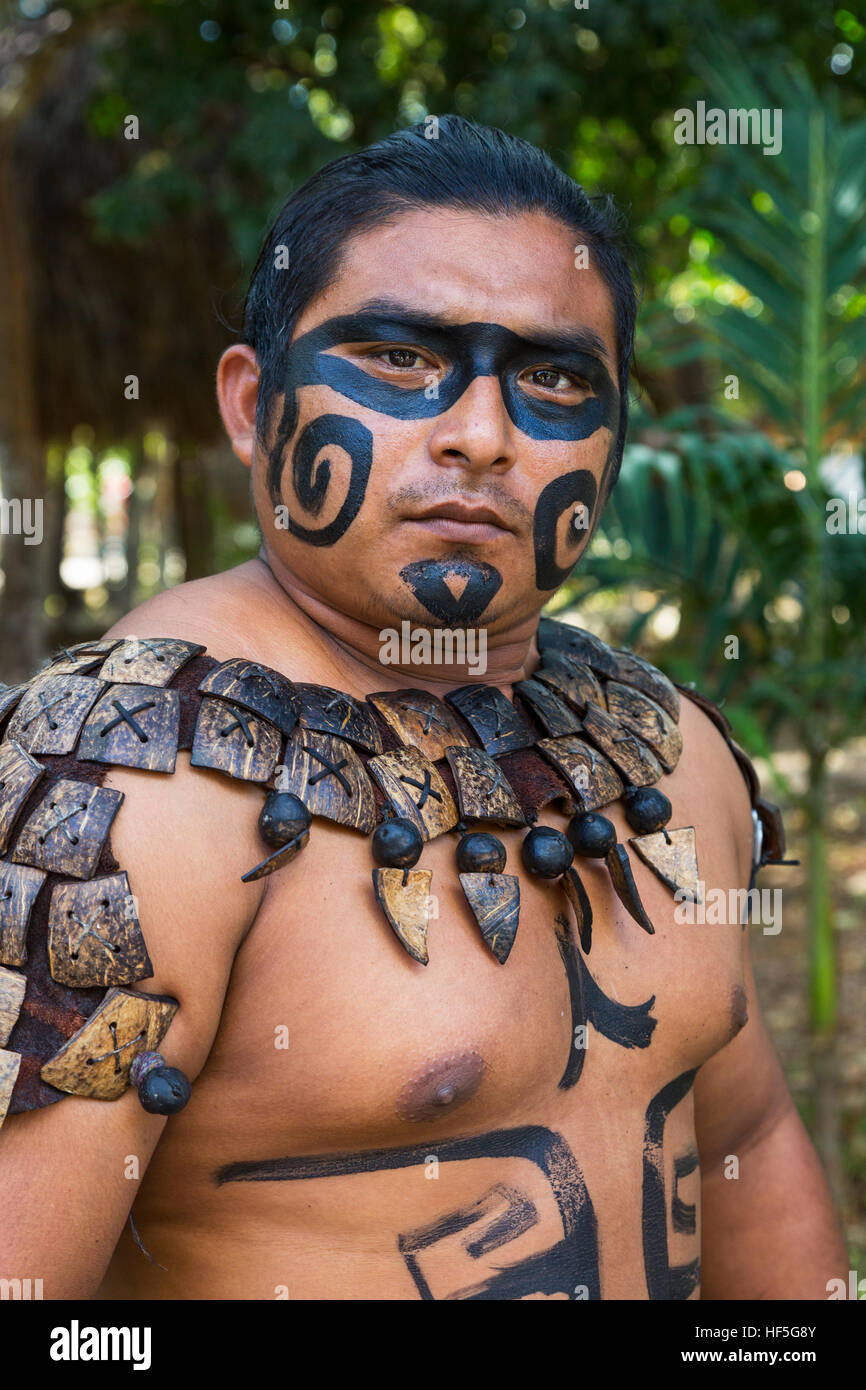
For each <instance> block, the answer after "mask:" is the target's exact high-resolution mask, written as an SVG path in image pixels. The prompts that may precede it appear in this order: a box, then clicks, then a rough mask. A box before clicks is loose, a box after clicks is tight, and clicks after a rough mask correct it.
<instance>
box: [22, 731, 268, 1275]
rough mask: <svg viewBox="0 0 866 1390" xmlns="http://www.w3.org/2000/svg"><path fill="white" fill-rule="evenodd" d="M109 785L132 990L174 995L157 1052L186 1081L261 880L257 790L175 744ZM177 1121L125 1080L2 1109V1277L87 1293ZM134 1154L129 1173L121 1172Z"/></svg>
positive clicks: (207, 1036)
mask: <svg viewBox="0 0 866 1390" xmlns="http://www.w3.org/2000/svg"><path fill="white" fill-rule="evenodd" d="M107 785H110V786H113V787H116V788H118V789H119V790H121V791H123V792H124V793H125V796H126V800H125V801H124V803H123V805H122V806H121V809H120V812H119V814H118V816H117V819H116V820H115V822H114V826H113V827H112V836H111V842H112V849H113V851H114V854H115V857H116V858H117V860H118V862H119V864H120V866H121V868H122V869H126V870H127V872H128V874H129V882H130V888H131V891H132V892H133V894H135V896H136V897H137V899H138V915H139V919H140V921H141V926H142V930H143V932H144V936H145V940H146V942H147V946H148V951H149V953H150V957H151V960H152V962H153V968H154V975H153V978H152V979H148V980H143V981H141V983H140V984H139V985H136V986H131V987H130V988H135V989H138V990H140V991H141V992H142V993H144V994H168V995H172V996H174V998H176V999H177V1000H178V1002H179V1005H180V1007H179V1009H178V1011H177V1013H176V1015H175V1017H174V1019H173V1021H172V1023H171V1026H170V1027H169V1030H168V1032H167V1034H166V1036H165V1038H164V1039H163V1042H162V1043H161V1044H160V1050H161V1051H162V1053H163V1055H164V1056H165V1058H166V1060H167V1062H168V1063H169V1064H170V1065H172V1066H178V1067H180V1068H181V1070H183V1071H184V1072H186V1074H187V1075H188V1076H189V1078H190V1080H192V1081H194V1079H195V1077H196V1076H197V1075H198V1073H199V1072H200V1071H201V1069H202V1067H203V1066H204V1064H205V1062H206V1060H207V1057H208V1054H209V1052H210V1050H211V1047H212V1045H213V1041H214V1038H215V1036H216V1032H217V1029H218V1027H219V1023H220V1018H221V1014H222V1007H223V1001H224V998H225V994H226V990H227V988H228V981H229V976H230V973H231V969H232V964H233V961H234V958H235V953H236V951H237V949H238V947H239V946H240V944H241V942H242V940H243V938H244V936H245V934H246V932H247V931H248V929H249V926H250V924H251V923H252V921H253V919H254V918H255V915H256V912H257V910H258V907H259V904H260V902H261V899H262V896H263V894H264V892H265V887H266V884H267V880H263V881H260V882H258V883H251V884H243V883H241V882H240V876H241V874H242V873H244V872H245V871H246V870H247V869H249V868H251V867H252V866H253V864H255V863H257V862H258V860H259V859H261V858H262V852H263V846H262V844H261V843H260V841H259V837H258V834H257V830H256V821H257V811H258V808H259V805H260V800H261V797H260V792H259V794H258V795H257V791H258V789H256V788H254V787H251V786H250V785H249V784H239V783H233V782H231V781H230V780H229V779H228V778H226V777H223V776H220V775H219V774H217V773H209V772H206V771H201V770H190V769H189V767H188V765H187V759H186V757H185V756H183V755H182V756H181V757H180V758H179V760H178V769H177V771H176V772H175V773H174V774H173V775H171V776H164V775H162V776H160V775H158V774H155V773H146V772H137V771H131V770H129V769H125V768H112V769H111V771H110V772H109V775H108V779H107ZM182 1122H183V1116H181V1117H180V1118H179V1119H178V1120H175V1121H166V1120H165V1118H163V1117H161V1116H156V1115H148V1114H147V1113H146V1112H145V1111H144V1110H143V1109H142V1107H141V1105H140V1104H139V1101H138V1097H137V1094H136V1092H135V1089H134V1088H130V1089H129V1090H128V1091H127V1092H126V1093H125V1094H124V1095H123V1096H122V1097H121V1099H120V1100H117V1101H99V1100H89V1099H83V1098H80V1097H75V1096H69V1097H67V1098H65V1099H63V1100H61V1101H59V1102H58V1103H57V1104H56V1105H52V1106H49V1107H48V1108H46V1109H44V1110H40V1111H36V1112H30V1113H26V1114H20V1115H14V1116H10V1117H9V1118H8V1119H7V1120H6V1123H5V1125H4V1126H3V1129H2V1131H0V1278H7V1279H13V1278H27V1277H30V1278H41V1279H43V1281H44V1295H45V1297H46V1298H48V1299H62V1298H76V1297H79V1298H80V1297H84V1298H86V1297H89V1296H90V1295H92V1294H93V1293H94V1291H95V1290H96V1289H97V1287H98V1286H99V1283H100V1282H101V1279H102V1277H103V1274H104V1272H105V1269H106V1267H107V1265H108V1262H109V1260H110V1259H111V1255H112V1253H113V1251H114V1247H115V1245H116V1244H117V1241H118V1239H119V1237H120V1234H121V1232H122V1230H123V1226H124V1223H125V1221H126V1220H127V1217H128V1214H129V1211H130V1208H131V1207H132V1205H133V1202H134V1201H135V1197H136V1193H137V1191H138V1186H139V1181H140V1179H141V1178H143V1177H144V1174H145V1171H146V1169H147V1165H148V1163H149V1161H150V1158H151V1157H152V1155H153V1152H154V1149H155V1148H156V1146H157V1144H158V1142H159V1139H160V1137H161V1135H162V1132H163V1128H164V1126H165V1124H166V1123H182ZM131 1156H135V1158H137V1160H138V1179H137V1180H135V1179H130V1178H129V1177H128V1176H127V1174H128V1173H129V1172H130V1169H131V1167H132V1165H130V1163H129V1158H130V1157H131Z"/></svg>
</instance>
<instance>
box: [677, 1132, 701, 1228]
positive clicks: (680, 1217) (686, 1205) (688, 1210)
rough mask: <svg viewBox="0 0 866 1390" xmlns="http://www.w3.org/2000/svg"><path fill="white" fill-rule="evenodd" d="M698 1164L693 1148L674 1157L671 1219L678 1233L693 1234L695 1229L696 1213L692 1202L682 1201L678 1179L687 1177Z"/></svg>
mask: <svg viewBox="0 0 866 1390" xmlns="http://www.w3.org/2000/svg"><path fill="white" fill-rule="evenodd" d="M698 1166H699V1159H698V1155H697V1153H696V1152H695V1150H694V1149H692V1150H690V1152H689V1153H687V1154H682V1155H681V1156H680V1155H678V1156H677V1157H676V1158H675V1159H674V1191H673V1196H672V1197H671V1220H672V1221H673V1226H674V1230H675V1231H677V1232H678V1233H679V1234H680V1235H685V1236H693V1235H694V1234H695V1232H696V1230H697V1228H698V1227H697V1213H696V1211H695V1207H694V1203H693V1202H684V1201H683V1199H682V1197H681V1196H680V1192H679V1186H680V1179H681V1178H687V1177H688V1176H689V1174H690V1173H694V1171H695V1169H696V1168H697V1167H698Z"/></svg>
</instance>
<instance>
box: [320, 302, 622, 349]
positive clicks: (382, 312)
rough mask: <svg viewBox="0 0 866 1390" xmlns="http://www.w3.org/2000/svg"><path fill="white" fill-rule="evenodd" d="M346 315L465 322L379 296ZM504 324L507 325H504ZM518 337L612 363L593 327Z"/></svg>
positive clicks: (414, 324) (424, 325)
mask: <svg viewBox="0 0 866 1390" xmlns="http://www.w3.org/2000/svg"><path fill="white" fill-rule="evenodd" d="M345 317H346V318H349V317H351V318H367V317H370V318H376V317H381V318H389V319H394V320H399V321H400V323H401V324H403V325H404V326H405V327H406V328H415V329H417V330H418V331H419V332H423V331H424V329H432V330H433V331H434V332H439V333H443V332H444V333H447V332H448V331H449V329H452V328H458V327H460V326H461V325H462V324H464V323H465V320H464V319H456V318H451V317H448V316H447V315H444V314H429V313H424V312H422V311H421V310H419V309H418V308H417V307H413V306H412V305H411V304H404V303H403V302H402V301H401V300H399V299H389V298H387V297H385V298H379V299H368V300H365V301H364V303H363V304H359V305H358V307H357V309H355V310H354V311H353V312H352V313H351V315H348V314H347V315H345ZM503 326H504V325H503ZM515 337H518V338H522V339H523V341H524V342H525V343H528V344H530V345H531V346H532V347H536V348H538V349H539V350H540V351H542V352H544V351H550V352H585V353H591V354H594V355H595V356H597V357H601V358H602V359H603V360H604V361H605V362H610V360H611V354H610V351H609V350H608V348H607V346H606V344H605V342H604V339H603V338H602V337H601V336H600V335H599V334H598V333H596V332H595V330H594V329H592V328H587V327H586V326H585V325H583V324H581V325H579V326H576V327H575V328H565V329H561V328H542V327H538V328H531V329H530V330H529V331H528V332H524V333H517V334H515Z"/></svg>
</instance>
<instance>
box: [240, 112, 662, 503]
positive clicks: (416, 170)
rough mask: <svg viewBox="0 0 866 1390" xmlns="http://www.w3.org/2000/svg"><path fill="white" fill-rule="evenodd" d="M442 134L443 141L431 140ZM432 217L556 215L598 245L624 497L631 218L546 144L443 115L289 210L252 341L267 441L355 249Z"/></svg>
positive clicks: (632, 302)
mask: <svg viewBox="0 0 866 1390" xmlns="http://www.w3.org/2000/svg"><path fill="white" fill-rule="evenodd" d="M433 130H435V131H436V136H437V138H435V139H434V138H428V137H429V135H430V134H432V131H433ZM420 207H425V208H436V207H441V208H454V209H459V210H461V211H464V212H475V213H482V214H485V215H487V216H509V215H514V214H519V213H526V212H538V213H544V214H546V215H547V216H548V217H551V218H553V219H555V220H556V221H558V222H560V223H562V224H563V225H565V226H566V227H568V228H569V229H570V231H572V232H573V234H574V237H575V245H583V246H586V247H587V250H588V258H589V263H590V264H591V265H593V266H594V267H595V269H596V270H597V271H598V273H599V275H600V276H601V278H602V280H603V281H604V283H605V285H606V286H607V289H608V291H609V293H610V296H611V300H612V303H613V311H614V322H615V327H616V347H617V359H618V377H619V391H620V420H619V430H618V434H617V439H616V442H615V447H614V460H613V463H614V466H613V469H612V470H611V475H610V479H609V483H608V487H609V488H610V487H612V486H613V483H614V482H615V480H616V476H617V474H618V472H619V468H620V464H621V462H622V451H623V446H624V444H625V436H626V428H627V424H628V381H629V370H630V366H631V358H632V351H633V346H634V326H635V317H636V314H637V294H636V291H635V283H634V278H633V275H632V271H631V267H630V263H629V259H628V251H627V243H626V240H625V235H624V228H623V224H622V221H621V218H620V216H619V214H618V212H617V210H616V208H615V206H614V204H613V200H612V199H611V198H610V197H608V196H599V197H589V196H588V195H587V194H586V193H585V192H584V190H583V189H582V188H581V186H580V184H578V183H576V182H575V181H574V179H572V178H570V177H569V176H568V175H567V174H566V173H564V172H563V171H562V169H560V168H559V167H558V165H556V164H555V163H554V162H553V160H552V159H551V158H550V157H549V155H547V154H545V153H544V151H543V150H540V149H539V148H538V147H537V146H536V145H532V144H530V143H529V142H528V141H527V140H521V139H519V138H518V137H516V136H514V135H509V134H507V133H506V132H505V131H502V130H498V129H495V128H494V127H491V126H482V125H476V124H475V122H473V121H468V120H465V119H464V118H463V117H462V116H441V117H439V118H438V129H437V128H436V127H432V128H431V126H430V125H428V124H427V123H426V122H420V123H419V124H418V125H414V126H410V127H408V128H407V129H405V130H398V131H396V132H395V133H394V134H393V135H389V136H388V137H387V138H386V139H384V140H380V141H378V143H377V144H375V145H369V146H367V148H366V149H363V150H359V151H358V152H357V153H354V154H345V155H342V156H341V157H340V158H339V159H335V160H332V161H331V162H330V163H329V164H325V165H324V166H323V167H322V168H321V169H319V170H318V171H317V172H316V173H315V174H314V175H313V176H312V178H310V179H308V180H307V182H306V183H305V184H303V185H302V186H301V187H300V188H299V189H297V191H296V192H294V193H292V194H291V196H290V197H289V198H288V199H287V200H286V202H285V203H284V204H283V206H282V207H281V209H280V211H279V213H278V214H277V217H276V219H275V221H274V223H273V226H272V227H271V229H270V231H269V232H268V235H267V237H266V239H265V242H264V245H263V246H262V249H261V252H260V253H259V258H258V261H257V263H256V266H255V269H254V271H253V273H252V277H251V279H250V285H249V290H248V293H247V298H246V304H245V308H244V329H243V340H244V341H245V342H246V343H247V344H249V346H250V347H252V348H253V349H254V351H255V354H256V358H257V361H258V364H259V368H260V372H261V376H260V381H259V395H258V406H257V411H256V431H257V434H258V437H259V439H260V440H261V441H262V443H264V442H265V441H266V440H267V438H268V424H269V421H270V415H271V407H272V404H273V401H274V397H275V395H276V394H277V393H279V392H280V391H282V390H283V389H284V388H283V382H284V377H285V366H286V353H287V352H288V351H290V347H289V344H290V340H291V337H292V333H293V331H294V326H295V324H296V323H297V320H298V318H299V317H300V315H301V313H302V312H303V310H304V309H305V308H306V306H307V305H308V304H309V303H310V301H311V300H312V299H314V298H315V296H316V295H317V294H319V293H321V292H322V291H323V290H324V289H326V288H327V286H328V285H329V284H331V283H332V282H333V281H334V280H335V278H336V277H337V274H338V273H339V269H340V264H341V259H342V255H343V252H344V248H345V246H346V243H347V241H348V240H349V239H350V238H351V237H353V236H357V235H359V234H361V233H363V232H366V231H370V230H371V229H372V228H374V227H377V226H380V225H382V224H383V223H386V222H388V221H390V220H393V218H394V217H396V216H398V215H399V214H401V213H405V212H407V211H410V210H412V209H414V208H420ZM280 248H285V250H284V251H281V250H280ZM281 266H284V267H285V268H281ZM578 273H579V272H578Z"/></svg>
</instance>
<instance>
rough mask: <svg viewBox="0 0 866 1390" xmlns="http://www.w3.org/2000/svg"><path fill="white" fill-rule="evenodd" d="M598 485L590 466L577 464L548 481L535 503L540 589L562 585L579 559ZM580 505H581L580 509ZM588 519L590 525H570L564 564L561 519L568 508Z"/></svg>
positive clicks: (536, 550)
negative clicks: (559, 546)
mask: <svg viewBox="0 0 866 1390" xmlns="http://www.w3.org/2000/svg"><path fill="white" fill-rule="evenodd" d="M597 496H598V489H597V488H596V485H595V478H594V477H593V476H592V474H591V473H590V472H589V471H588V469H586V468H576V469H575V470H574V472H573V473H564V474H563V475H562V477H561V478H554V479H553V481H552V482H550V483H548V484H547V487H546V488H544V490H543V492H542V493H541V496H540V497H539V499H538V502H537V504H536V507H535V521H534V523H533V539H534V541H535V583H536V586H537V587H538V588H539V589H558V588H559V586H560V584H562V583H563V582H564V581H565V580H566V579H567V578H568V576H569V574H570V573H571V570H572V567H573V566H574V565H575V563H576V562H577V558H578V550H579V548H580V547H581V546H582V545H583V543H584V542H585V540H586V538H587V536H588V535H589V533H590V529H591V525H592V518H593V516H594V513H595V503H596V497H597ZM578 508H579V509H580V510H579V511H578ZM569 509H571V510H572V513H573V514H576V515H579V516H582V517H583V518H585V519H587V520H588V523H589V524H588V525H585V526H583V527H580V528H579V527H577V526H575V525H574V524H573V522H572V524H571V525H570V526H569V528H568V535H567V536H566V540H565V555H564V557H563V558H564V560H565V563H564V564H560V563H559V561H558V556H557V523H558V522H559V520H560V518H561V516H562V515H563V513H564V512H566V511H568V510H569Z"/></svg>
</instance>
